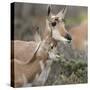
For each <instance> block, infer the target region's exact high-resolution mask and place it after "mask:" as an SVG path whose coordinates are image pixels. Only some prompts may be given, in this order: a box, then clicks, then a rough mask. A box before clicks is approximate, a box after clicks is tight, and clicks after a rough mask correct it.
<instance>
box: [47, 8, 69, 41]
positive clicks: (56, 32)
mask: <svg viewBox="0 0 90 90" xmlns="http://www.w3.org/2000/svg"><path fill="white" fill-rule="evenodd" d="M66 11H67V8H66V7H65V8H64V9H62V10H61V11H60V12H59V13H58V14H56V15H54V14H52V12H51V7H50V6H49V7H48V18H47V24H48V27H49V28H50V29H51V31H52V37H53V38H54V39H55V40H59V41H63V42H65V41H68V42H70V41H71V36H70V34H69V33H68V32H67V31H66V29H65V25H64V16H65V13H66Z"/></svg>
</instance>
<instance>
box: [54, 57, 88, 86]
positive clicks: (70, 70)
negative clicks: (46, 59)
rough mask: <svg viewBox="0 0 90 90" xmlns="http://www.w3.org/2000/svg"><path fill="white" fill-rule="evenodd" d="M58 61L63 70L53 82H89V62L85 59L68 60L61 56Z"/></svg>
mask: <svg viewBox="0 0 90 90" xmlns="http://www.w3.org/2000/svg"><path fill="white" fill-rule="evenodd" d="M54 63H55V62H54ZM58 63H59V64H60V68H61V71H60V74H59V76H58V77H57V79H56V81H55V82H54V83H53V84H55V85H56V84H77V83H87V62H86V61H85V60H80V59H79V60H68V61H66V60H65V59H64V58H63V57H62V56H61V57H60V58H59V62H58Z"/></svg>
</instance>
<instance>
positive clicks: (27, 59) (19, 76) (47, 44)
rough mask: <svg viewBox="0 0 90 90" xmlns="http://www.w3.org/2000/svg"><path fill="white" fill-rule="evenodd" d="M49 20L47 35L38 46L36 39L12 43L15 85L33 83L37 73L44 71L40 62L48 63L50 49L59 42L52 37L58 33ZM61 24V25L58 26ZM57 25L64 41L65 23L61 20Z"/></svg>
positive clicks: (59, 35)
mask: <svg viewBox="0 0 90 90" xmlns="http://www.w3.org/2000/svg"><path fill="white" fill-rule="evenodd" d="M59 15H63V13H62V12H61V14H59ZM62 17H63V16H62ZM62 17H61V18H62ZM60 20H61V19H60ZM38 21H40V20H38ZM49 22H50V21H48V20H46V31H45V33H44V34H45V36H44V38H43V40H42V41H41V43H40V45H38V46H37V42H34V41H33V42H31V41H30V42H26V41H19V40H18V41H16V40H15V41H13V44H14V45H12V52H11V53H12V56H11V58H12V62H11V63H12V67H13V66H14V67H13V68H14V69H13V70H14V71H13V70H12V72H11V75H12V77H14V78H13V79H11V80H12V81H11V82H14V87H20V86H23V85H25V84H27V83H28V82H29V83H30V82H31V83H32V81H33V80H34V79H35V77H36V76H37V75H40V74H41V72H42V66H41V64H40V62H41V61H42V65H46V62H47V60H48V56H49V55H48V54H49V51H50V49H51V47H54V46H56V43H57V42H56V40H55V38H52V35H53V34H54V36H55V35H56V33H54V32H53V31H54V30H55V29H54V28H52V27H51V26H50V25H49V24H50V23H49ZM41 25H42V24H41ZM59 25H61V26H60V27H58V26H59ZM56 27H57V28H56V30H57V32H59V33H58V37H57V39H58V40H59V41H60V40H62V38H63V40H62V41H64V37H65V35H66V34H67V32H66V31H65V27H64V23H63V22H62V21H60V23H59V24H58V25H57V26H56ZM52 32H53V34H52ZM65 40H66V39H65ZM13 46H14V47H13ZM45 71H46V70H45ZM43 73H44V72H43ZM41 76H43V75H41ZM44 82H45V80H44Z"/></svg>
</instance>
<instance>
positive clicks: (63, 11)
mask: <svg viewBox="0 0 90 90" xmlns="http://www.w3.org/2000/svg"><path fill="white" fill-rule="evenodd" d="M66 12H67V7H65V8H63V9H62V10H61V11H60V12H59V13H58V14H57V15H56V16H57V17H60V18H62V19H64V17H65V14H66Z"/></svg>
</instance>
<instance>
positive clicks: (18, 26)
mask: <svg viewBox="0 0 90 90" xmlns="http://www.w3.org/2000/svg"><path fill="white" fill-rule="evenodd" d="M64 7H65V6H64V5H51V8H52V11H51V12H52V13H54V14H57V13H58V12H59V11H60V10H61V9H63V8H64ZM14 8H15V15H14V16H15V17H14V19H15V20H14V21H15V23H14V24H15V29H14V31H15V34H14V38H15V39H19V40H26V41H28V40H33V34H34V33H35V30H37V29H38V31H39V33H40V35H41V37H42V35H43V32H44V30H45V20H46V17H47V8H48V5H47V4H32V3H15V7H14ZM67 8H68V9H67V13H66V16H65V26H66V29H69V28H71V27H73V26H75V25H78V24H79V23H81V21H82V20H83V19H86V18H87V7H81V6H77V7H76V6H67Z"/></svg>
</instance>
